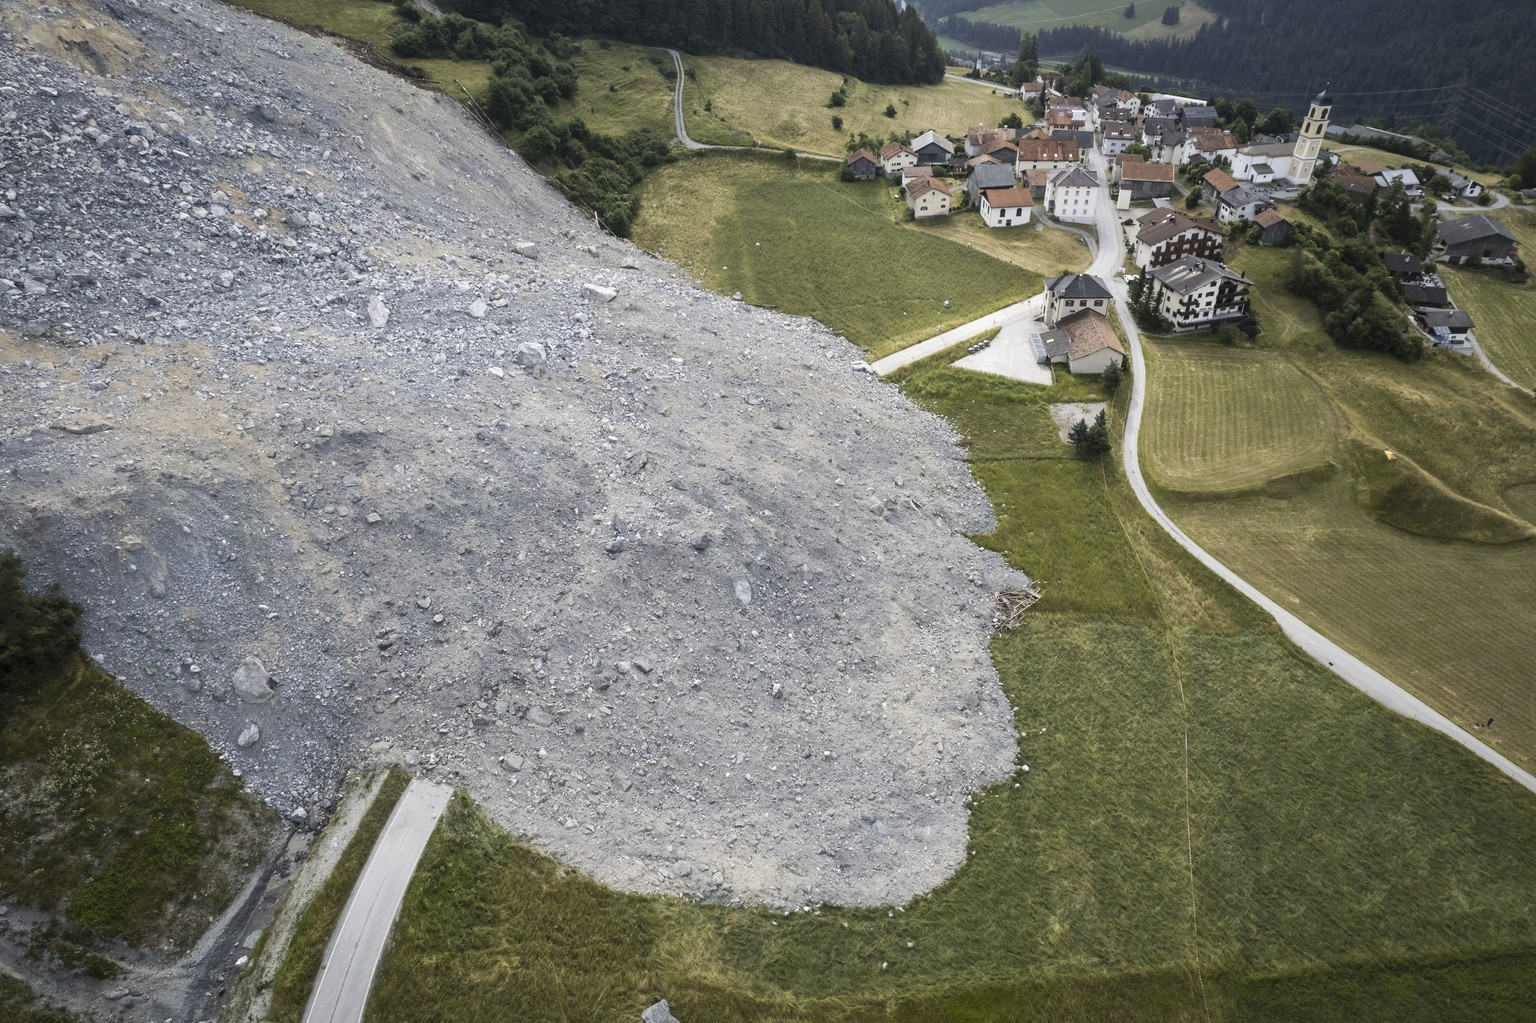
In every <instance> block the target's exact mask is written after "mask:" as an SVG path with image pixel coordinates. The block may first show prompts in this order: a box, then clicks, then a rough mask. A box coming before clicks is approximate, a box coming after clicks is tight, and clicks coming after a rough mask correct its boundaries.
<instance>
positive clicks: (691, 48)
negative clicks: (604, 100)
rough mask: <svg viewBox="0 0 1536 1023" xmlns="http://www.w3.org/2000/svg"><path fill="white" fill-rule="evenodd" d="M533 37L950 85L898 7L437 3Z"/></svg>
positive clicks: (913, 17)
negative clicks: (596, 40)
mask: <svg viewBox="0 0 1536 1023" xmlns="http://www.w3.org/2000/svg"><path fill="white" fill-rule="evenodd" d="M440 5H441V6H442V7H444V8H447V9H449V10H453V11H457V12H458V13H460V14H464V15H467V16H469V17H471V18H478V19H481V20H484V21H493V22H498V23H499V22H501V21H503V20H504V19H507V18H511V19H514V20H516V21H518V22H521V23H522V24H523V26H524V27H525V28H526V29H527V30H528V31H529V32H530V33H532V34H533V35H535V36H546V35H548V34H550V33H552V32H556V33H564V34H566V35H598V36H611V37H613V38H615V39H623V40H626V41H630V42H637V43H646V44H650V45H660V46H675V47H678V48H680V49H683V50H687V51H688V52H689V53H745V54H751V55H754V56H760V57H783V58H786V59H788V60H793V61H797V62H799V63H801V64H810V65H813V66H815V67H822V68H827V69H828V70H831V71H839V72H842V73H844V74H849V75H853V76H855V77H857V78H862V79H864V80H865V81H869V82H883V83H890V84H910V83H919V82H923V83H928V82H938V81H940V80H941V79H942V78H943V77H944V54H943V52H942V51H941V50H940V49H939V44H938V41H937V40H936V39H935V38H934V36H933V32H932V31H931V30H930V29H929V28H928V26H927V25H925V24H924V23H923V20H922V18H921V16H920V15H919V14H918V12H917V10H916V9H915V8H911V7H905V8H903V9H902V10H900V11H898V10H897V8H896V4H895V3H894V2H893V0H441V4H440Z"/></svg>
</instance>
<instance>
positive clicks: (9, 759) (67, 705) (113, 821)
mask: <svg viewBox="0 0 1536 1023" xmlns="http://www.w3.org/2000/svg"><path fill="white" fill-rule="evenodd" d="M0 792H4V796H3V797H0V895H3V896H4V897H6V898H11V899H16V900H17V901H20V902H24V903H27V904H30V905H35V906H39V907H41V908H43V909H46V910H49V911H51V912H54V913H58V914H60V915H61V916H62V917H63V918H64V919H65V920H67V921H68V922H69V923H70V924H71V925H73V926H74V927H76V928H78V929H79V933H77V934H75V935H72V936H71V935H62V936H56V937H59V938H61V940H64V941H66V942H69V941H73V940H74V939H75V938H81V939H82V940H83V938H84V937H86V936H99V937H112V938H121V939H122V940H124V941H126V942H128V943H129V944H131V945H135V946H139V947H160V946H169V947H173V948H178V949H180V948H186V947H188V946H190V945H191V944H192V942H193V941H194V940H195V939H196V938H197V936H198V935H200V934H201V933H202V932H203V930H204V928H206V927H207V926H208V921H209V918H210V917H212V916H215V915H217V914H218V913H219V912H221V911H222V910H223V909H224V906H225V903H226V902H227V901H228V900H229V898H230V897H231V896H232V895H233V894H234V893H235V892H236V891H238V890H239V887H240V885H241V884H243V883H244V881H245V880H246V878H247V876H248V875H249V873H250V871H252V870H254V869H255V867H256V864H257V863H258V862H260V860H261V858H262V855H263V854H264V853H265V851H266V848H267V842H268V839H269V837H270V836H271V834H272V833H273V825H274V823H275V822H274V819H273V815H272V813H271V811H270V810H268V809H267V808H266V807H265V806H264V805H262V803H261V802H260V801H259V800H257V799H256V797H254V796H252V795H250V794H248V793H247V792H246V791H245V790H244V789H243V788H242V786H241V784H240V782H239V781H238V780H236V779H235V777H234V776H233V775H232V774H231V773H230V771H229V768H228V767H227V766H225V765H224V763H223V762H222V761H220V760H219V758H218V757H217V756H216V755H215V754H214V753H213V751H212V750H210V749H209V748H208V744H207V743H206V742H204V741H203V739H202V737H201V736H199V735H197V734H196V733H195V732H193V731H191V730H190V729H187V728H184V727H182V726H181V725H179V724H177V723H176V722H174V721H172V720H171V719H170V718H168V717H165V716H164V715H162V714H160V713H159V712H157V711H155V710H154V709H153V708H152V707H150V706H149V705H148V704H146V703H144V702H143V701H142V700H140V699H139V698H138V697H136V696H134V695H133V694H132V693H130V692H128V691H127V690H126V689H124V688H123V687H122V686H120V685H118V684H117V682H116V681H115V680H113V679H112V678H111V676H109V675H107V674H106V673H104V672H102V671H101V670H100V669H99V668H97V667H96V666H95V665H94V664H92V663H91V661H90V660H89V659H88V658H86V657H85V656H83V655H80V654H76V655H74V656H72V657H70V658H69V659H68V660H67V661H66V663H65V664H64V665H63V667H62V668H61V669H60V670H58V671H55V672H50V673H48V674H46V675H44V676H43V677H41V678H39V679H37V680H35V681H34V682H33V683H32V684H28V685H25V686H18V687H12V686H11V685H6V686H0ZM61 948H62V946H61ZM62 957H63V956H62V955H61V958H62Z"/></svg>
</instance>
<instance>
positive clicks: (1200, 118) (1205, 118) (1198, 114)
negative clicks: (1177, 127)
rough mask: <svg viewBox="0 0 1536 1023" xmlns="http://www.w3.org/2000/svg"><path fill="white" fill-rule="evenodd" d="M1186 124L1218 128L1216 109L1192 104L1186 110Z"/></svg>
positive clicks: (1192, 126)
mask: <svg viewBox="0 0 1536 1023" xmlns="http://www.w3.org/2000/svg"><path fill="white" fill-rule="evenodd" d="M1184 123H1185V124H1186V125H1188V126H1190V127H1191V128H1194V127H1211V128H1214V127H1216V108H1215V107H1208V106H1197V105H1194V104H1191V105H1190V106H1187V107H1185V108H1184Z"/></svg>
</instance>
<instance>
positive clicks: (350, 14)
mask: <svg viewBox="0 0 1536 1023" xmlns="http://www.w3.org/2000/svg"><path fill="white" fill-rule="evenodd" d="M225 2H226V3H228V4H230V5H232V6H235V7H244V8H245V9H246V10H248V11H254V12H255V13H257V14H261V15H264V16H266V17H268V18H282V19H283V20H284V21H288V22H292V23H293V24H295V25H298V26H300V27H301V28H320V29H324V30H325V31H327V32H332V33H335V34H336V35H339V36H346V37H347V38H348V39H356V40H357V41H358V42H363V43H369V44H371V45H372V46H375V47H377V48H378V49H379V51H380V52H382V53H383V54H384V55H385V56H386V57H389V58H390V59H392V60H395V59H398V58H396V57H395V56H394V53H393V52H392V51H391V50H390V48H389V43H390V38H391V34H390V33H391V30H392V29H394V28H395V27H396V26H401V25H408V23H407V22H406V21H405V20H404V19H402V18H401V17H400V16H399V15H398V14H397V13H396V12H395V8H394V7H393V6H392V5H391V4H388V3H383V2H381V0H323V2H321V3H316V2H315V0H225ZM400 63H402V64H406V65H408V66H412V67H419V68H421V69H422V70H423V71H425V72H427V74H428V76H429V77H428V78H427V79H426V80H425V81H423V82H422V83H421V84H422V85H425V86H428V87H429V88H433V89H438V90H440V91H442V92H445V93H447V94H448V95H450V96H452V97H453V98H454V99H457V100H462V99H464V90H463V89H461V88H460V87H459V84H460V83H462V84H463V86H464V88H466V89H468V90H469V91H470V93H472V94H473V95H474V96H475V98H476V99H483V98H484V96H485V88H486V86H487V85H488V84H489V83H490V80H491V65H490V62H489V61H484V60H422V59H415V58H413V59H411V60H401V61H400Z"/></svg>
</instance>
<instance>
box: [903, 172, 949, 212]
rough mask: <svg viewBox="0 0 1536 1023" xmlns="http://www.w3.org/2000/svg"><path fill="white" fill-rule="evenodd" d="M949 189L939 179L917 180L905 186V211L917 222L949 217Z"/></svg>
mask: <svg viewBox="0 0 1536 1023" xmlns="http://www.w3.org/2000/svg"><path fill="white" fill-rule="evenodd" d="M949 201H950V195H949V188H948V187H947V186H946V185H945V184H944V183H943V181H942V180H941V179H939V178H918V179H917V180H916V181H914V182H912V184H910V185H908V186H907V209H909V210H911V211H912V216H913V217H914V218H916V219H918V220H925V219H927V218H928V217H947V216H949Z"/></svg>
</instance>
